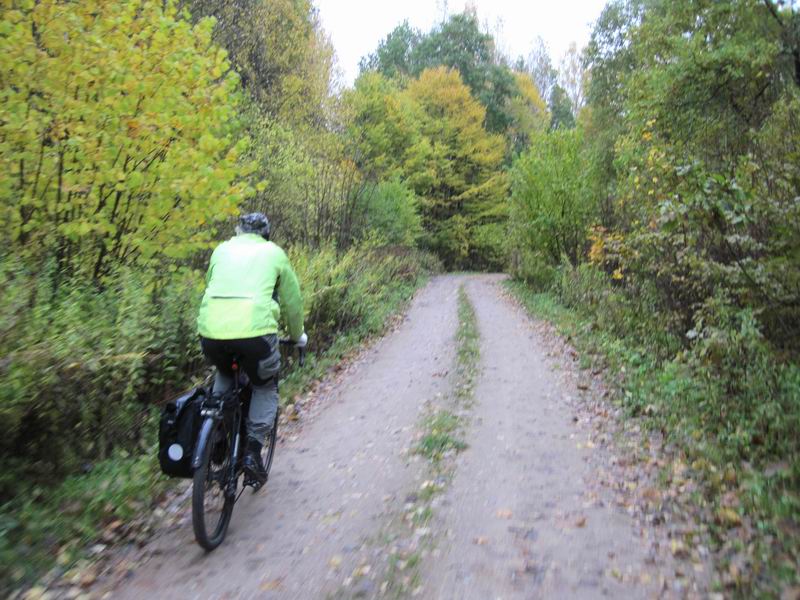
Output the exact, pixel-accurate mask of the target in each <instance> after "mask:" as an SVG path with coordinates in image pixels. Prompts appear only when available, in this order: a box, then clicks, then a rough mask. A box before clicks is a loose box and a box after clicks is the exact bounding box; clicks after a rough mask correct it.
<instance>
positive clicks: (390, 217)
mask: <svg viewBox="0 0 800 600" xmlns="http://www.w3.org/2000/svg"><path fill="white" fill-rule="evenodd" d="M417 207H418V201H417V197H416V195H415V194H414V191H413V190H412V189H410V188H409V187H408V186H407V185H405V184H404V183H403V182H402V181H400V180H399V179H397V178H395V179H392V180H391V181H384V182H382V183H379V184H378V185H377V187H376V188H375V191H374V192H373V194H372V195H371V196H369V197H368V199H367V202H366V207H365V213H366V216H365V218H366V230H367V231H368V232H370V233H371V234H373V235H376V236H377V237H378V238H379V239H382V240H384V241H385V242H386V243H387V244H390V245H400V246H408V247H414V245H415V244H416V243H417V240H418V239H419V237H420V235H421V234H422V220H421V218H420V216H419V211H418V208H417Z"/></svg>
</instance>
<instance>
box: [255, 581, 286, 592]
mask: <svg viewBox="0 0 800 600" xmlns="http://www.w3.org/2000/svg"><path fill="white" fill-rule="evenodd" d="M280 587H281V580H280V579H270V580H268V581H263V582H261V585H260V586H258V589H260V590H261V591H262V592H271V591H274V590H277V589H280Z"/></svg>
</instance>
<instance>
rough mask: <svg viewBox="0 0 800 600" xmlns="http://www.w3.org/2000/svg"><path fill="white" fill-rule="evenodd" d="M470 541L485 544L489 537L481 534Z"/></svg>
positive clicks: (480, 544) (479, 544)
mask: <svg viewBox="0 0 800 600" xmlns="http://www.w3.org/2000/svg"><path fill="white" fill-rule="evenodd" d="M472 543H474V544H477V545H478V546H485V545H486V544H488V543H489V538H487V537H484V536H482V535H481V536H478V537H476V538H475V539H474V540H472Z"/></svg>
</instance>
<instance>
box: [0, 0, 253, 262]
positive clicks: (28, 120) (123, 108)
mask: <svg viewBox="0 0 800 600" xmlns="http://www.w3.org/2000/svg"><path fill="white" fill-rule="evenodd" d="M9 4H10V8H7V9H6V10H5V11H4V13H3V15H2V21H0V82H2V92H0V94H1V95H2V101H0V173H2V179H0V215H2V221H3V222H4V223H6V224H7V226H6V227H4V228H3V232H2V234H0V235H2V236H3V243H4V245H5V247H6V248H11V249H13V250H14V251H15V252H16V253H17V254H22V255H30V256H31V257H32V258H34V259H37V260H42V259H45V258H49V257H56V258H57V260H58V263H59V267H60V268H61V269H64V268H68V269H70V270H71V271H73V272H75V271H86V272H91V273H92V274H93V276H94V277H98V276H101V275H102V274H103V273H104V272H106V271H107V270H109V269H110V268H112V267H113V266H114V265H115V264H120V263H126V264H130V263H131V262H132V261H143V262H144V261H148V260H153V259H158V258H159V257H164V256H167V257H184V256H186V255H187V254H189V253H190V252H191V251H193V250H196V249H198V248H202V247H204V246H205V244H206V243H207V242H208V241H209V240H210V239H211V235H212V233H213V232H212V231H211V230H212V228H211V227H209V224H211V223H214V222H215V221H218V220H219V219H221V218H225V217H228V216H229V215H232V214H233V213H234V212H235V211H236V208H237V206H238V204H239V202H240V200H241V199H242V198H243V197H244V196H245V194H246V189H245V185H244V184H242V183H239V180H240V176H242V175H243V174H245V172H246V169H245V168H243V167H242V166H241V161H240V158H239V157H240V156H241V155H242V153H243V152H244V150H245V149H246V140H244V139H242V138H241V137H240V136H239V135H238V133H237V126H236V111H237V103H238V92H237V90H238V85H239V82H238V77H237V76H236V75H235V74H234V73H233V72H232V71H231V70H230V68H229V64H228V61H227V56H226V53H225V51H224V50H222V49H220V48H218V47H216V46H215V45H214V44H212V42H211V32H212V28H213V25H214V23H213V20H210V19H206V20H202V21H200V22H199V23H197V24H196V25H192V24H191V23H190V22H189V21H188V20H186V19H183V18H181V15H179V14H178V12H177V9H176V8H175V4H174V3H173V2H166V3H163V2H151V1H146V0H125V1H124V2H111V1H107V0H87V1H82V2H79V3H65V2H58V1H56V0H41V1H40V2H36V3H33V2H25V1H15V2H10V3H6V5H7V6H8V5H9Z"/></svg>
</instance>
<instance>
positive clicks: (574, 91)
mask: <svg viewBox="0 0 800 600" xmlns="http://www.w3.org/2000/svg"><path fill="white" fill-rule="evenodd" d="M585 83H586V82H585V72H584V69H583V61H582V59H581V55H580V52H579V51H578V46H577V44H576V43H575V42H572V43H571V44H570V45H569V48H568V49H567V51H566V53H565V54H564V56H562V57H561V63H560V65H559V70H558V84H559V85H560V86H561V88H562V89H563V90H564V91H565V92H566V94H567V97H568V98H569V102H570V104H571V105H572V114H573V115H574V116H575V117H577V116H578V114H579V113H580V111H581V108H583V104H584V85H585Z"/></svg>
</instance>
